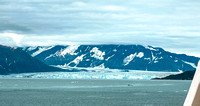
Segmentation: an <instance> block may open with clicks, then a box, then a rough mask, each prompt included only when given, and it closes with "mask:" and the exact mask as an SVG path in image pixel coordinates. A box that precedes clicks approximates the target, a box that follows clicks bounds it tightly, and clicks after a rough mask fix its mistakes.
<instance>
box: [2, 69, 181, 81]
mask: <svg viewBox="0 0 200 106" xmlns="http://www.w3.org/2000/svg"><path fill="white" fill-rule="evenodd" d="M95 70H98V69H95ZM99 70H100V69H99ZM172 74H178V72H149V71H135V70H132V71H130V72H119V71H118V72H100V71H99V72H40V73H21V74H10V75H0V78H44V79H110V80H114V79H117V80H150V79H152V78H161V77H166V76H168V75H172Z"/></svg>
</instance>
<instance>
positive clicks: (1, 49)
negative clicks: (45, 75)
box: [0, 45, 61, 74]
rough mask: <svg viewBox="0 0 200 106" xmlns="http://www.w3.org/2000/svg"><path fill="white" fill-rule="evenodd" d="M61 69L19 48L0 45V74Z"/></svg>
mask: <svg viewBox="0 0 200 106" xmlns="http://www.w3.org/2000/svg"><path fill="white" fill-rule="evenodd" d="M51 71H61V69H59V68H55V67H51V66H48V65H46V64H44V63H43V62H41V61H39V60H37V59H35V58H33V57H31V56H30V55H29V54H28V53H26V52H24V51H23V50H21V49H19V48H12V47H8V46H2V45H0V74H11V73H28V72H51Z"/></svg>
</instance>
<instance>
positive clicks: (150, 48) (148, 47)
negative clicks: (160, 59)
mask: <svg viewBox="0 0 200 106" xmlns="http://www.w3.org/2000/svg"><path fill="white" fill-rule="evenodd" d="M145 48H146V49H149V50H152V51H158V50H157V49H155V48H153V47H151V46H146V47H145Z"/></svg>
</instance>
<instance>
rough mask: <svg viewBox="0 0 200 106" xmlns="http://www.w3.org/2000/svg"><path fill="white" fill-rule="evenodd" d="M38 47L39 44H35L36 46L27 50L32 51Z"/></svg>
mask: <svg viewBox="0 0 200 106" xmlns="http://www.w3.org/2000/svg"><path fill="white" fill-rule="evenodd" d="M36 48H37V46H35V47H29V48H28V49H27V50H28V51H32V50H35V49H36Z"/></svg>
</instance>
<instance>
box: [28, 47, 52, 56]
mask: <svg viewBox="0 0 200 106" xmlns="http://www.w3.org/2000/svg"><path fill="white" fill-rule="evenodd" d="M53 47H54V46H50V47H39V48H38V49H39V50H38V51H36V52H34V53H33V54H32V55H31V56H33V57H35V56H37V55H38V54H40V53H42V52H44V51H46V50H49V49H51V48H53ZM31 49H33V48H31Z"/></svg>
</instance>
